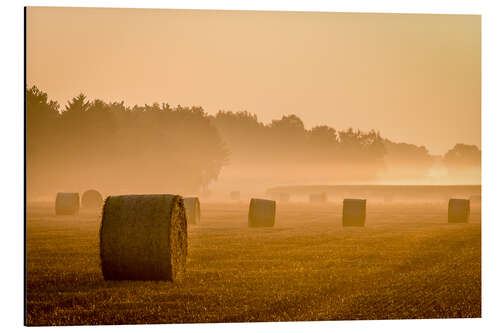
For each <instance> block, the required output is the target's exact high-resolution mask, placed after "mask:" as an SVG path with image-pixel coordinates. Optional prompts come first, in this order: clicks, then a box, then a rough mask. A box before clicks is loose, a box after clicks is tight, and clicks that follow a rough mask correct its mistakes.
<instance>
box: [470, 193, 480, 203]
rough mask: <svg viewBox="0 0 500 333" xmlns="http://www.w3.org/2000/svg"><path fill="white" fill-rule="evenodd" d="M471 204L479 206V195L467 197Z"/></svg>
mask: <svg viewBox="0 0 500 333" xmlns="http://www.w3.org/2000/svg"><path fill="white" fill-rule="evenodd" d="M469 200H470V203H471V204H480V203H481V195H480V194H479V195H471V196H470V197H469Z"/></svg>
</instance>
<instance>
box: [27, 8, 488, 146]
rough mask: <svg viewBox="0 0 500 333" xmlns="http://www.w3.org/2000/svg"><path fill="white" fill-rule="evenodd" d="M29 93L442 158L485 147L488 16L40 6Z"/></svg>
mask: <svg viewBox="0 0 500 333" xmlns="http://www.w3.org/2000/svg"><path fill="white" fill-rule="evenodd" d="M26 47H27V52H26V54H27V59H26V60H27V84H28V86H31V85H33V84H35V85H37V86H38V87H39V88H41V89H42V90H44V91H46V92H47V93H48V94H49V97H50V98H52V99H55V100H57V101H59V102H60V103H61V105H64V104H65V103H66V101H67V100H68V99H70V98H71V97H73V96H75V95H77V94H78V93H80V92H84V93H85V94H86V95H87V96H89V97H90V98H92V99H93V98H101V99H103V100H105V101H122V100H123V101H125V103H126V104H129V105H134V104H144V103H148V104H151V103H153V102H155V101H157V102H168V103H169V104H171V105H177V104H181V105H201V106H203V108H204V109H205V111H207V112H209V113H215V112H217V111H218V110H220V109H225V110H233V111H237V110H247V111H249V112H252V113H255V114H257V116H258V117H259V119H260V120H262V121H264V122H269V121H270V120H271V119H278V118H281V116H282V115H283V114H296V115H298V116H299V117H301V118H302V120H303V121H304V123H305V125H306V127H308V128H310V127H311V126H314V125H318V124H326V125H329V126H332V127H335V128H337V129H346V128H348V127H354V128H359V129H361V130H369V129H376V130H380V132H381V134H382V136H384V137H388V138H389V139H391V140H393V141H398V142H399V141H404V142H409V143H415V144H418V145H425V146H426V147H427V148H428V149H429V150H430V152H431V153H434V154H442V153H445V152H446V151H447V150H448V149H450V148H451V147H452V146H453V145H454V144H455V143H467V144H476V145H478V146H480V144H481V18H480V16H478V15H427V14H425V15H415V14H411V15H409V14H360V13H305V12H255V11H187V10H165V9H98V8H54V7H30V8H28V10H27V40H26Z"/></svg>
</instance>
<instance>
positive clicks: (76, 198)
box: [56, 192, 80, 215]
mask: <svg viewBox="0 0 500 333" xmlns="http://www.w3.org/2000/svg"><path fill="white" fill-rule="evenodd" d="M79 209H80V195H79V194H78V193H73V192H71V193H64V192H59V193H57V195H56V215H74V214H76V213H78V210H79Z"/></svg>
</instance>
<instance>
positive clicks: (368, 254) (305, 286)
mask: <svg viewBox="0 0 500 333" xmlns="http://www.w3.org/2000/svg"><path fill="white" fill-rule="evenodd" d="M247 214H248V202H246V201H245V202H243V201H242V202H240V203H235V202H232V203H229V202H226V203H222V202H219V203H217V202H211V203H206V202H203V201H202V202H201V222H200V224H199V225H189V226H188V259H187V274H186V277H185V279H184V280H183V281H182V282H180V283H175V284H173V283H171V282H140V281H134V282H131V281H104V280H103V278H102V275H101V271H100V261H99V238H98V235H99V234H98V232H99V223H100V215H99V213H97V212H84V211H83V212H80V213H79V214H78V215H76V216H66V217H64V216H55V214H54V208H53V203H47V204H41V203H40V204H35V203H33V204H29V203H28V206H27V222H26V223H27V225H26V228H27V230H26V233H27V235H26V236H27V245H26V246H27V293H26V296H27V324H28V325H82V324H135V323H192V322H241V321H291V320H301V321H304V320H353V319H395V318H461V317H480V316H481V211H480V206H479V205H472V206H471V218H470V223H468V224H448V223H447V202H445V201H436V202H434V203H432V202H431V203H424V202H418V203H417V202H413V203H412V202H407V201H406V202H393V203H374V202H370V200H369V201H368V203H367V221H366V227H364V228H343V227H342V225H341V224H342V223H341V219H342V216H341V214H342V206H341V204H340V203H331V202H330V203H326V204H309V203H298V202H288V203H279V202H278V203H277V215H276V224H275V227H274V228H260V229H249V228H248V227H247Z"/></svg>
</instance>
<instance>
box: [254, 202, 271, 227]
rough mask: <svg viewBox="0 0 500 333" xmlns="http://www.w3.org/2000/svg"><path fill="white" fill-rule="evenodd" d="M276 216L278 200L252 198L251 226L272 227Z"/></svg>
mask: <svg viewBox="0 0 500 333" xmlns="http://www.w3.org/2000/svg"><path fill="white" fill-rule="evenodd" d="M275 216H276V201H274V200H265V199H252V200H250V207H249V209H248V226H249V227H272V226H274V219H275Z"/></svg>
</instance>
